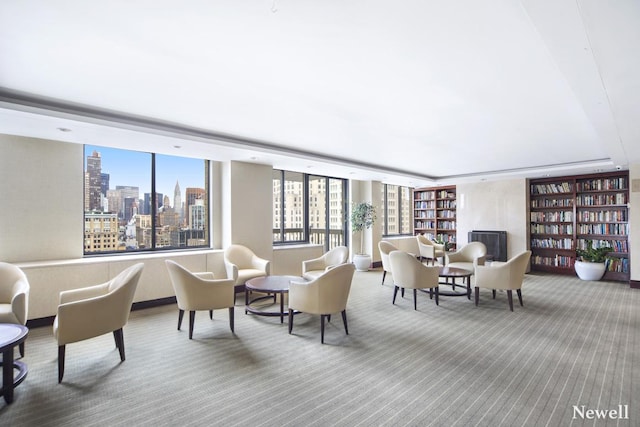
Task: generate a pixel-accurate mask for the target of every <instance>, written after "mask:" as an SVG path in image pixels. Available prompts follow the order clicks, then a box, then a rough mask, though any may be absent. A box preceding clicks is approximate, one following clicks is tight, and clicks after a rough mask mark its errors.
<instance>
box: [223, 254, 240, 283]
mask: <svg viewBox="0 0 640 427" xmlns="http://www.w3.org/2000/svg"><path fill="white" fill-rule="evenodd" d="M224 268H225V270H226V271H227V279H232V280H233V281H234V282H235V281H236V280H238V266H237V265H235V264H232V263H230V262H229V261H227V260H226V259H225V260H224Z"/></svg>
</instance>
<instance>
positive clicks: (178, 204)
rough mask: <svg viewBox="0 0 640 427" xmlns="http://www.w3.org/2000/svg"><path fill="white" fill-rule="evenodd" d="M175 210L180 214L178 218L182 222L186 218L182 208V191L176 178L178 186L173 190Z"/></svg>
mask: <svg viewBox="0 0 640 427" xmlns="http://www.w3.org/2000/svg"><path fill="white" fill-rule="evenodd" d="M173 210H174V212H176V213H177V214H178V220H179V221H180V224H182V222H183V219H184V211H183V210H182V195H181V193H180V184H178V181H177V180H176V187H175V189H174V190H173Z"/></svg>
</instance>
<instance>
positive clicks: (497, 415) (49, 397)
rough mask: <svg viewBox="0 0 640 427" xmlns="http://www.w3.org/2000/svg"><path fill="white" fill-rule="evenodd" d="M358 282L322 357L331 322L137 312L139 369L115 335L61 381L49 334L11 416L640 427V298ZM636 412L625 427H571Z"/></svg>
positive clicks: (121, 421)
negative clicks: (433, 292)
mask: <svg viewBox="0 0 640 427" xmlns="http://www.w3.org/2000/svg"><path fill="white" fill-rule="evenodd" d="M381 277H382V272H381V271H370V272H366V273H361V272H356V275H355V278H354V283H353V286H352V290H351V296H350V299H349V305H348V309H347V312H348V319H349V331H350V335H348V336H347V335H345V334H344V329H343V326H342V320H341V318H340V316H339V315H337V316H334V317H333V319H332V321H331V323H330V324H329V326H328V327H327V331H326V337H325V344H324V345H321V344H320V326H319V318H318V317H315V316H310V315H307V314H300V315H298V316H297V317H296V319H295V322H294V328H293V335H288V333H287V320H286V319H285V322H284V324H280V320H279V318H269V317H257V316H253V315H245V314H244V310H243V309H242V306H241V305H240V300H241V298H238V306H237V307H236V328H235V330H236V334H235V335H233V334H232V333H231V332H230V330H229V324H228V321H227V312H226V310H219V311H216V312H214V320H213V321H211V320H209V317H208V314H207V313H205V312H198V314H197V316H196V328H195V332H194V339H193V340H192V341H189V340H188V336H187V334H188V333H187V325H188V318H187V316H185V322H184V324H183V330H182V331H177V330H176V322H177V309H176V307H175V306H164V307H159V308H153V309H147V310H140V311H135V312H133V313H132V315H131V319H130V322H129V324H128V325H127V326H126V327H125V330H124V336H125V345H126V352H127V360H126V361H125V362H124V363H120V359H119V357H118V352H117V350H116V349H115V346H114V342H113V336H112V335H105V336H103V337H99V338H95V339H92V340H88V341H84V342H80V343H75V344H71V345H68V346H67V366H66V371H65V378H64V380H63V383H62V384H58V383H57V346H56V343H55V340H54V339H53V337H52V334H51V328H50V327H46V328H34V329H32V330H31V332H30V335H29V338H28V340H27V343H26V352H27V354H26V356H25V358H24V359H23V360H24V361H25V362H26V363H27V364H28V365H29V375H28V377H27V379H26V380H25V382H24V383H23V384H21V385H20V386H19V387H18V388H17V389H16V392H15V401H14V403H13V404H11V405H6V404H5V403H4V401H2V403H0V424H2V425H12V426H36V425H37V426H62V425H65V426H90V425H100V426H109V425H136V426H147V425H148V426H151V425H154V426H155V425H221V426H222V425H223V426H235V425H243V426H303V425H304V426H309V425H312V426H329V425H331V426H333V425H339V426H396V425H397V426H500V425H504V426H517V425H526V426H571V425H574V426H580V425H589V426H594V425H595V426H605V425H607V426H634V425H635V426H637V425H640V403H637V401H634V400H633V396H637V395H638V391H639V385H640V360H639V358H640V335H639V334H640V328H639V326H640V290H633V289H629V287H628V285H625V284H622V283H617V282H583V281H580V280H578V279H575V278H571V277H564V276H554V275H542V274H529V275H527V276H526V279H525V284H524V286H523V297H524V303H525V305H524V307H520V306H519V305H517V299H516V306H515V308H514V309H515V311H514V312H513V313H512V312H510V311H509V309H508V305H507V299H506V295H505V294H504V293H498V296H497V298H496V299H495V300H492V298H491V292H490V291H482V294H481V298H480V306H479V307H475V306H474V305H473V302H472V301H469V300H467V299H466V298H464V297H441V299H440V306H439V307H437V306H436V305H435V303H434V302H433V301H431V300H429V297H428V295H427V294H423V293H420V294H419V295H418V310H417V311H414V310H413V302H412V296H411V293H408V294H407V295H406V296H405V298H404V299H400V298H399V300H398V301H396V305H395V306H394V305H392V304H391V298H392V292H393V287H392V281H393V280H392V277H390V276H389V275H387V279H386V284H385V285H384V286H381V285H380V279H381ZM573 405H579V407H582V406H580V405H585V406H584V410H585V411H586V410H588V409H594V410H596V409H597V410H608V409H617V408H618V405H628V406H627V408H628V415H629V419H622V420H582V419H580V418H578V419H573V416H574V409H573Z"/></svg>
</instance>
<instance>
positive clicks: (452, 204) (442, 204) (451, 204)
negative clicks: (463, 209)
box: [438, 200, 456, 209]
mask: <svg viewBox="0 0 640 427" xmlns="http://www.w3.org/2000/svg"><path fill="white" fill-rule="evenodd" d="M455 208H456V201H455V200H438V209H455Z"/></svg>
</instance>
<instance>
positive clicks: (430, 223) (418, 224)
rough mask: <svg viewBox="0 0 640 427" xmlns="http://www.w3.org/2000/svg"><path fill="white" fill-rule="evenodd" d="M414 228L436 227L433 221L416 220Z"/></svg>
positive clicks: (431, 228)
mask: <svg viewBox="0 0 640 427" xmlns="http://www.w3.org/2000/svg"><path fill="white" fill-rule="evenodd" d="M414 227H415V228H418V229H428V230H433V229H435V228H436V222H435V221H416V223H415V226H414Z"/></svg>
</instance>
